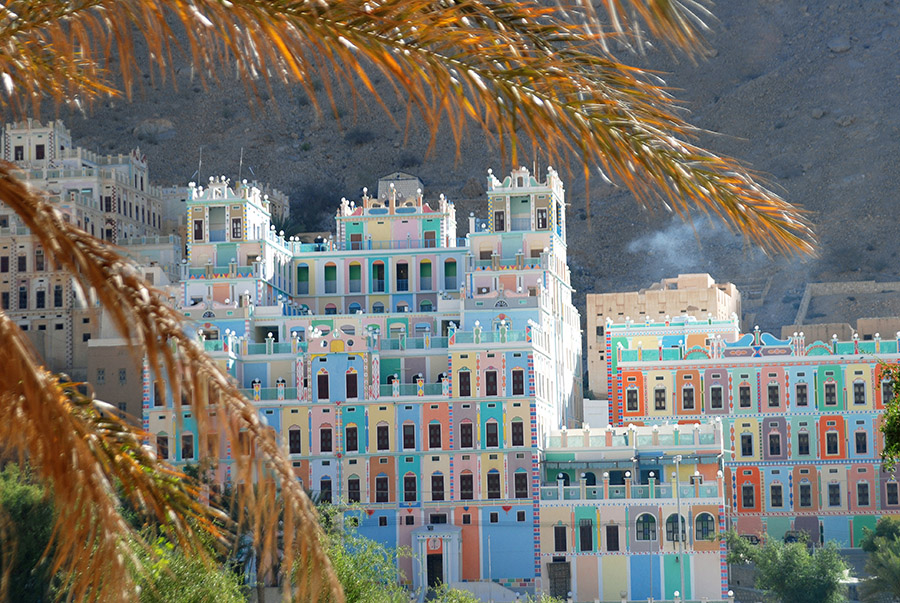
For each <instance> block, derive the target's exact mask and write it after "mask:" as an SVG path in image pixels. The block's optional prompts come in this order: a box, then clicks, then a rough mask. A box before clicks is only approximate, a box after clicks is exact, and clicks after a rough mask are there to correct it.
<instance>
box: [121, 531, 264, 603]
mask: <svg viewBox="0 0 900 603" xmlns="http://www.w3.org/2000/svg"><path fill="white" fill-rule="evenodd" d="M135 552H136V555H137V558H138V559H139V560H140V562H141V566H142V569H141V570H140V572H139V575H140V577H139V580H138V586H139V587H140V600H141V602H142V603H171V602H172V601H178V602H179V603H208V602H209V601H216V602H218V603H244V601H245V600H246V599H245V597H244V592H243V588H242V585H241V577H240V576H239V575H237V574H235V573H234V572H232V571H230V570H229V569H227V568H222V567H218V566H211V565H210V564H207V563H204V562H203V561H202V560H200V559H197V558H195V557H191V556H189V555H186V554H185V553H184V551H183V550H181V549H179V548H178V547H176V546H175V545H174V544H172V542H170V541H169V540H168V539H166V538H165V537H164V536H159V537H158V538H157V539H156V541H155V543H154V544H153V546H152V547H150V549H149V550H148V549H147V548H145V547H143V546H142V545H137V546H135Z"/></svg>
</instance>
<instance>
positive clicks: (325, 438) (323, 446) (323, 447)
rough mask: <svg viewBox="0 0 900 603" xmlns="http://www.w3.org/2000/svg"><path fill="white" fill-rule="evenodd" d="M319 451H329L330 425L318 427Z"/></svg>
mask: <svg viewBox="0 0 900 603" xmlns="http://www.w3.org/2000/svg"><path fill="white" fill-rule="evenodd" d="M319 451H320V452H331V427H322V428H321V429H319Z"/></svg>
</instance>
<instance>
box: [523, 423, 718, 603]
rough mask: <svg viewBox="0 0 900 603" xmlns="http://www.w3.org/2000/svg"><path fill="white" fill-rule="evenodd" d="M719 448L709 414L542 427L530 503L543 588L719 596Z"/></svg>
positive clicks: (583, 593)
mask: <svg viewBox="0 0 900 603" xmlns="http://www.w3.org/2000/svg"><path fill="white" fill-rule="evenodd" d="M724 450H725V442H724V438H723V430H722V421H721V419H719V418H718V417H711V418H709V419H706V420H704V421H703V422H697V423H693V424H690V425H677V424H674V425H661V426H634V425H631V426H628V427H612V426H608V427H605V428H602V429H597V428H590V427H587V428H584V429H570V430H561V431H554V432H552V433H551V435H550V441H549V444H548V446H547V448H546V449H545V450H544V462H543V464H542V471H543V482H544V484H545V485H544V486H542V487H541V509H540V511H541V528H540V531H541V556H542V561H543V565H544V570H545V571H544V575H545V576H546V579H545V590H547V591H549V592H550V594H553V595H555V596H561V597H565V596H566V594H567V593H568V592H570V591H571V592H572V593H573V594H575V595H576V596H575V599H576V600H578V601H596V600H599V601H621V600H623V599H625V600H632V601H646V600H648V599H649V598H650V597H652V598H653V599H655V600H676V598H677V595H676V594H675V593H679V595H681V596H683V598H684V599H688V600H708V601H715V600H721V599H724V598H725V597H726V596H727V591H728V588H727V585H726V583H725V582H723V576H724V575H725V574H724V571H725V569H724V568H725V553H726V551H725V542H724V538H723V536H724V531H725V517H726V508H725V487H726V484H725V479H724V476H723V472H722V460H723V456H724V455H723V453H724ZM679 516H680V518H681V522H680V523H681V525H682V530H681V537H679V534H678V524H679Z"/></svg>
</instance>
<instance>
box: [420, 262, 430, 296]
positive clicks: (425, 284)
mask: <svg viewBox="0 0 900 603" xmlns="http://www.w3.org/2000/svg"><path fill="white" fill-rule="evenodd" d="M419 290H420V291H431V262H430V261H429V260H422V261H421V262H420V263H419Z"/></svg>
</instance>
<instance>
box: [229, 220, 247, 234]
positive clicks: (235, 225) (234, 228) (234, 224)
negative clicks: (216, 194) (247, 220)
mask: <svg viewBox="0 0 900 603" xmlns="http://www.w3.org/2000/svg"><path fill="white" fill-rule="evenodd" d="M243 234H244V233H243V228H241V219H240V218H232V219H231V238H232V239H240V238H241V237H242V236H243Z"/></svg>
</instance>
